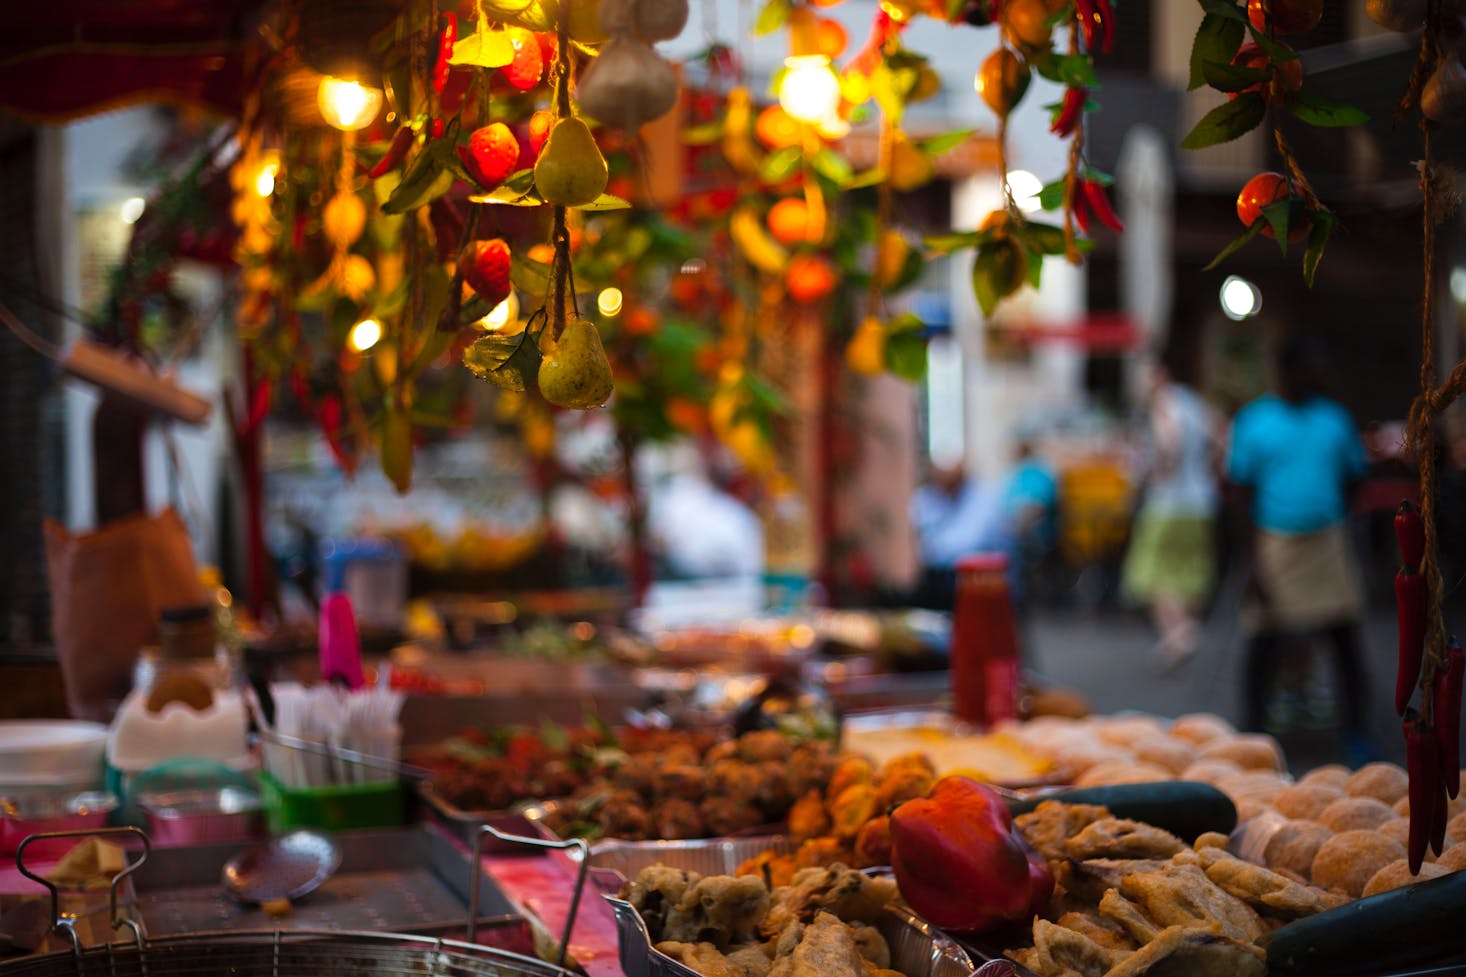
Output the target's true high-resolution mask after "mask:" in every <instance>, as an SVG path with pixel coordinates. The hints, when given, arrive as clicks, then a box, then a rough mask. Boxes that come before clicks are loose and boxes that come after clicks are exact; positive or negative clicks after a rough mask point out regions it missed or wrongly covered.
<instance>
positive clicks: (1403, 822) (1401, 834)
mask: <svg viewBox="0 0 1466 977" xmlns="http://www.w3.org/2000/svg"><path fill="white" fill-rule="evenodd" d="M1374 830H1376V831H1378V832H1379V833H1380V834H1382V835H1384V836H1385V837H1386V838H1390V839H1393V840H1394V841H1398V842H1399V843H1400V844H1402V845H1405V846H1406V847H1408V846H1409V844H1410V819H1409V818H1395V819H1394V820H1392V821H1386V822H1385V823H1384V824H1382V825H1380V826H1379V827H1378V828H1375V829H1374ZM1447 844H1449V842H1447ZM1425 860H1426V861H1427V862H1432V861H1435V857H1434V856H1433V855H1432V854H1431V851H1430V846H1429V845H1427V846H1426V848H1425Z"/></svg>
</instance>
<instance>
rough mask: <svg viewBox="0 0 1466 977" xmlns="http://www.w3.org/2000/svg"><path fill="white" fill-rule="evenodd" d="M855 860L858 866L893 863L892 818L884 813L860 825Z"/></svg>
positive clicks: (856, 839) (856, 837) (856, 840)
mask: <svg viewBox="0 0 1466 977" xmlns="http://www.w3.org/2000/svg"><path fill="white" fill-rule="evenodd" d="M855 860H856V863H857V867H858V868H864V867H866V866H869V865H890V864H891V818H890V817H889V816H888V815H885V814H882V815H881V816H879V817H874V818H871V819H870V820H869V821H867V822H865V824H863V825H861V826H860V833H859V834H857V835H856V836H855Z"/></svg>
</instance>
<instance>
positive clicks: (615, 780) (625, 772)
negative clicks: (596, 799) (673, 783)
mask: <svg viewBox="0 0 1466 977" xmlns="http://www.w3.org/2000/svg"><path fill="white" fill-rule="evenodd" d="M661 768H662V765H661V763H660V762H658V761H657V760H654V759H652V758H651V757H649V756H634V757H628V758H627V759H626V762H624V763H622V764H621V766H619V767H617V768H616V773H615V774H614V775H613V776H612V777H611V783H612V784H614V785H615V786H616V787H618V788H621V789H623V790H631V791H635V792H636V793H638V794H640V795H642V796H643V797H650V796H651V795H652V785H653V784H654V783H656V779H657V775H658V774H659V773H660V772H661Z"/></svg>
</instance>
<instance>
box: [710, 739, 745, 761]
mask: <svg viewBox="0 0 1466 977" xmlns="http://www.w3.org/2000/svg"><path fill="white" fill-rule="evenodd" d="M736 759H738V741H737V740H723V741H722V742H721V743H714V744H713V745H712V746H710V747H708V751H707V753H705V754H703V758H702V762H703V763H705V764H707V765H708V766H712V765H713V764H715V763H717V762H718V761H719V760H736Z"/></svg>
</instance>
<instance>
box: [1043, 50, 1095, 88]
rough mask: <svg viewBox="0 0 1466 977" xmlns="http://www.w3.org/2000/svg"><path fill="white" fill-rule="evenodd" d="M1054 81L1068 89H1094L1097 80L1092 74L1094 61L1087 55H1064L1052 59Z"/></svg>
mask: <svg viewBox="0 0 1466 977" xmlns="http://www.w3.org/2000/svg"><path fill="white" fill-rule="evenodd" d="M1054 67H1055V69H1056V70H1055V75H1056V76H1057V77H1056V78H1055V79H1054V80H1055V81H1058V82H1059V83H1060V84H1062V85H1068V86H1069V87H1070V88H1094V87H1095V86H1096V85H1097V84H1098V79H1097V78H1095V74H1094V61H1093V59H1091V58H1090V56H1089V55H1087V54H1064V55H1060V56H1059V57H1057V58H1055V59H1054Z"/></svg>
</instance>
